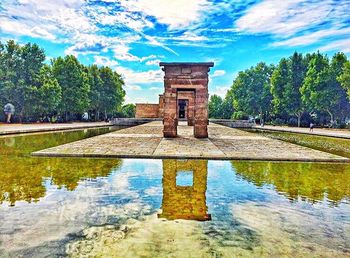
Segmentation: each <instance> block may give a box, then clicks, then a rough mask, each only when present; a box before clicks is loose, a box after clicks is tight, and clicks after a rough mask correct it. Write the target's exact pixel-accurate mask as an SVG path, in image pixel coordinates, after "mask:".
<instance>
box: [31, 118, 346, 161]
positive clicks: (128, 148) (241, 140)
mask: <svg viewBox="0 0 350 258" xmlns="http://www.w3.org/2000/svg"><path fill="white" fill-rule="evenodd" d="M162 129H163V126H162V123H161V122H159V121H156V122H151V123H147V124H143V125H139V126H134V127H130V128H127V129H123V130H119V131H115V132H112V133H107V134H104V135H99V136H96V137H92V138H88V139H84V140H80V141H76V142H72V143H68V144H64V145H61V146H57V147H53V148H49V149H46V150H41V151H37V152H34V153H33V155H34V156H55V157H57V156H59V157H65V156H67V157H115V158H152V159H163V158H165V159H166V158H181V159H190V158H192V159H226V160H227V159H230V160H270V161H310V162H316V161H317V162H349V161H350V160H349V159H347V158H344V157H340V156H337V155H333V154H330V153H326V152H322V151H318V150H314V149H310V148H307V147H302V146H299V145H295V144H291V143H286V142H283V141H279V140H274V139H270V138H267V137H262V136H260V135H258V134H254V133H249V132H245V131H241V130H238V129H233V128H229V127H225V126H222V125H217V124H210V125H209V126H208V131H209V138H207V139H197V138H194V137H193V127H190V126H187V125H186V123H185V122H180V123H179V126H178V137H177V138H168V139H166V138H163V134H162Z"/></svg>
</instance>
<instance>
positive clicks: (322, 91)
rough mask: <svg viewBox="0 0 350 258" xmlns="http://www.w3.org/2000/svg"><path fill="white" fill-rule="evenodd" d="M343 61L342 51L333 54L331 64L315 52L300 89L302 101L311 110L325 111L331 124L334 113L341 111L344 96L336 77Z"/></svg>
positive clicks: (339, 72)
mask: <svg viewBox="0 0 350 258" xmlns="http://www.w3.org/2000/svg"><path fill="white" fill-rule="evenodd" d="M345 62H346V57H345V55H344V54H342V53H337V54H335V55H334V57H333V58H332V62H331V64H330V63H329V59H328V58H327V56H324V55H322V54H320V53H317V54H316V55H314V56H313V57H312V58H311V60H310V63H309V65H308V70H307V73H306V77H305V79H304V84H303V86H302V87H301V89H300V92H301V94H302V101H303V103H304V104H305V105H306V106H308V107H309V109H311V110H318V111H324V112H327V113H328V114H329V115H330V120H331V123H332V124H333V122H334V115H335V114H337V113H339V112H341V110H340V109H341V108H342V107H341V105H340V103H342V102H343V101H344V98H345V92H344V90H343V89H342V88H341V86H340V83H339V82H338V81H337V79H336V78H337V77H338V76H339V75H340V74H341V71H342V67H343V65H344V63H345Z"/></svg>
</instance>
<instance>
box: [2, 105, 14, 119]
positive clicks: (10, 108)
mask: <svg viewBox="0 0 350 258" xmlns="http://www.w3.org/2000/svg"><path fill="white" fill-rule="evenodd" d="M4 113H5V116H6V123H8V124H9V123H11V117H12V116H13V114H14V113H15V107H14V105H12V104H11V103H7V104H6V105H5V106H4Z"/></svg>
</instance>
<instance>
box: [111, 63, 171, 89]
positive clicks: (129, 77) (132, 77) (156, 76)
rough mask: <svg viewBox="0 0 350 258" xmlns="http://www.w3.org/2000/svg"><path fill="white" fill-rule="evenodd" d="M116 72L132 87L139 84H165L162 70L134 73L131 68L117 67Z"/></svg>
mask: <svg viewBox="0 0 350 258" xmlns="http://www.w3.org/2000/svg"><path fill="white" fill-rule="evenodd" d="M116 71H117V72H118V73H120V74H122V75H123V77H124V79H125V82H126V83H127V84H130V85H135V84H139V83H155V82H163V76H164V74H163V71H161V70H160V69H157V70H149V71H145V72H138V71H134V70H132V69H130V68H125V67H120V66H119V67H116Z"/></svg>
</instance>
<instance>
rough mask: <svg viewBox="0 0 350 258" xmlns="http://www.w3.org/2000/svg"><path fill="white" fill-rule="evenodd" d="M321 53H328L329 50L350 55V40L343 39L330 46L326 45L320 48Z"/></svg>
mask: <svg viewBox="0 0 350 258" xmlns="http://www.w3.org/2000/svg"><path fill="white" fill-rule="evenodd" d="M320 50H321V51H328V50H340V51H343V52H344V53H350V39H349V38H347V39H342V40H337V41H334V42H332V43H329V44H328V45H325V46H323V47H321V48H320Z"/></svg>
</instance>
